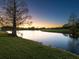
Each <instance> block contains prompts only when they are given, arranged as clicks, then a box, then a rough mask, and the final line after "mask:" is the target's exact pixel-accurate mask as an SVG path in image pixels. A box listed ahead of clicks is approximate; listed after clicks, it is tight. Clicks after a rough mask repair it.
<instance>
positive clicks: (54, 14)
mask: <svg viewBox="0 0 79 59" xmlns="http://www.w3.org/2000/svg"><path fill="white" fill-rule="evenodd" d="M27 3H28V7H29V12H30V14H31V15H32V20H33V21H34V24H37V25H36V26H40V25H41V26H47V27H57V26H61V25H62V24H65V23H67V21H68V17H69V16H70V14H71V13H75V14H77V15H79V0H27ZM39 24H40V25H39Z"/></svg>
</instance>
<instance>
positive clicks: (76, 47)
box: [63, 34, 79, 54]
mask: <svg viewBox="0 0 79 59" xmlns="http://www.w3.org/2000/svg"><path fill="white" fill-rule="evenodd" d="M63 35H65V36H67V37H69V38H70V41H69V45H68V46H69V47H68V50H69V51H71V52H73V53H76V54H79V37H78V35H72V34H63Z"/></svg>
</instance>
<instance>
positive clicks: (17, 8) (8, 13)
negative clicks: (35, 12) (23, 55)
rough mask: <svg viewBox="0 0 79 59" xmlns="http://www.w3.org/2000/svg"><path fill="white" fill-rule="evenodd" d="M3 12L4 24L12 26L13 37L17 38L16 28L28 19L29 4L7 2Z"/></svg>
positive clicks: (18, 1) (20, 1) (13, 1)
mask: <svg viewBox="0 0 79 59" xmlns="http://www.w3.org/2000/svg"><path fill="white" fill-rule="evenodd" d="M3 10H4V13H3V18H5V19H4V22H5V23H6V24H9V25H11V26H12V35H13V36H16V26H18V25H20V24H23V22H24V21H25V20H26V19H27V18H28V8H27V4H26V3H25V1H23V0H5V5H4V8H3Z"/></svg>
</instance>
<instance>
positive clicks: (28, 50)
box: [0, 33, 79, 59]
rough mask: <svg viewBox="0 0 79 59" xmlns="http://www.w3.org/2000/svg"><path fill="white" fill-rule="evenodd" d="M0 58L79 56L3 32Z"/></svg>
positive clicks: (67, 57)
mask: <svg viewBox="0 0 79 59" xmlns="http://www.w3.org/2000/svg"><path fill="white" fill-rule="evenodd" d="M2 34H5V33H2ZM0 35H1V34H0ZM0 59H79V57H78V56H76V55H73V54H71V53H69V52H66V51H63V50H59V49H56V48H50V47H47V46H43V45H41V44H39V43H37V42H34V41H31V40H27V39H26V40H25V39H22V38H18V37H11V36H8V35H7V34H5V36H2V35H1V36H0Z"/></svg>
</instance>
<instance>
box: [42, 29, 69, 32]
mask: <svg viewBox="0 0 79 59" xmlns="http://www.w3.org/2000/svg"><path fill="white" fill-rule="evenodd" d="M42 31H45V32H56V33H68V31H69V30H68V29H43V30H42Z"/></svg>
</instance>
